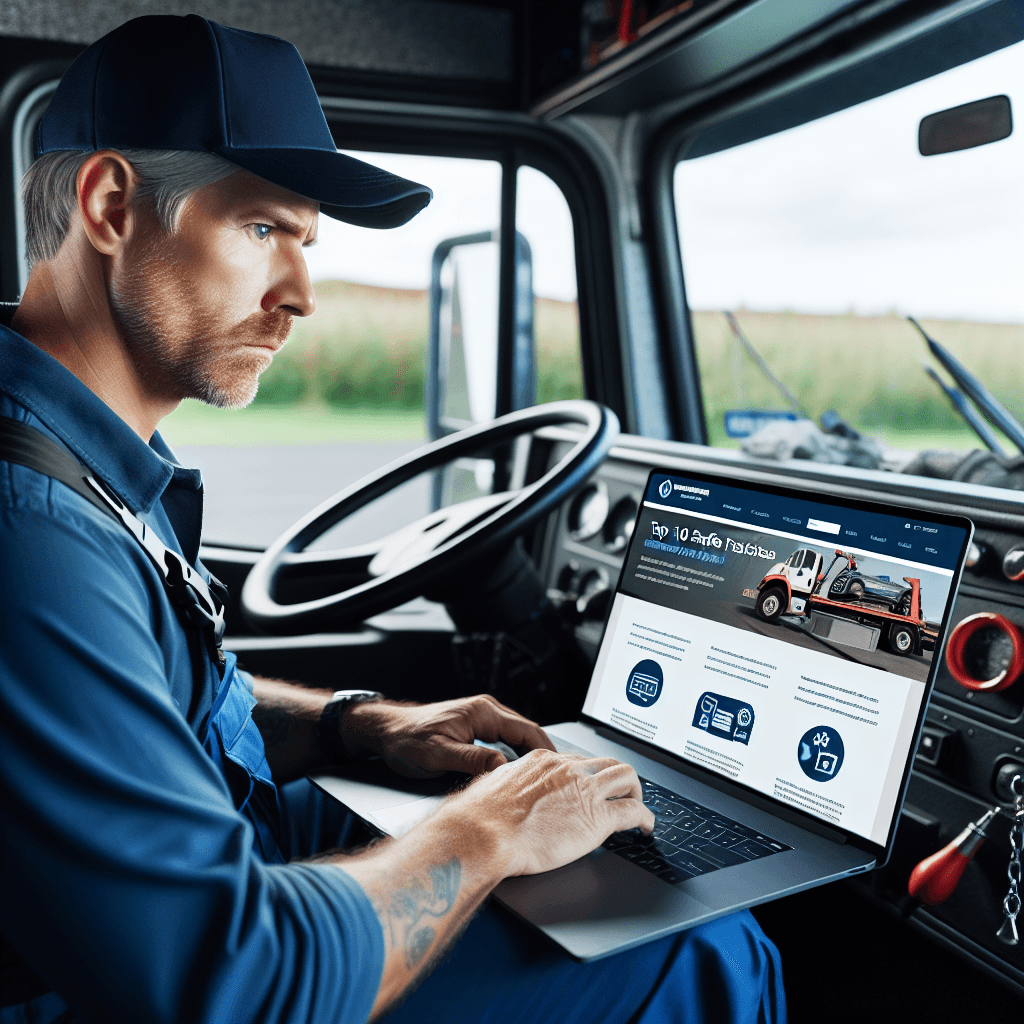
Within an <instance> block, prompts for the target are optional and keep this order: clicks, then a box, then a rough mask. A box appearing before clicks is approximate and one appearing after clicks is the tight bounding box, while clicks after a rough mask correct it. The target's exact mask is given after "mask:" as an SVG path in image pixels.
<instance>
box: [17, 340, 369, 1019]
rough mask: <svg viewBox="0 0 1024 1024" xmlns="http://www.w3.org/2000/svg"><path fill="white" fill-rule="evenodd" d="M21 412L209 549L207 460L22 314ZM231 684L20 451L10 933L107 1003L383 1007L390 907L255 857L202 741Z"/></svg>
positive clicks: (173, 1015)
mask: <svg viewBox="0 0 1024 1024" xmlns="http://www.w3.org/2000/svg"><path fill="white" fill-rule="evenodd" d="M0 415H4V416H9V417H12V418H14V419H18V420H21V421H22V422H24V423H27V424H28V425H30V426H32V427H35V428H36V429H38V430H40V431H42V432H43V433H44V434H47V435H48V436H50V437H52V438H55V439H57V440H58V441H60V442H61V443H63V444H64V445H66V446H67V447H68V448H69V449H70V450H71V451H72V452H73V453H74V455H75V456H77V457H78V459H79V460H80V461H82V462H83V463H85V464H86V465H87V466H89V467H90V468H91V469H92V470H93V472H94V473H95V474H96V475H98V476H99V477H100V478H101V479H103V480H104V481H105V482H106V483H107V484H108V485H109V486H110V487H111V488H112V489H113V490H114V491H115V492H116V493H117V494H118V495H119V496H120V497H121V498H122V500H123V501H125V503H126V504H127V505H128V507H129V508H130V509H131V510H132V511H133V512H134V513H135V514H136V515H138V516H139V518H140V519H142V520H143V521H144V522H146V523H147V525H148V526H150V527H151V528H152V529H153V530H154V531H155V532H156V533H157V535H158V536H159V537H160V539H161V540H162V541H163V542H164V543H165V544H166V545H167V546H168V547H170V548H172V549H174V550H177V551H179V552H180V553H182V554H183V555H184V556H185V557H186V558H187V559H188V560H189V562H191V563H192V564H198V563H197V558H198V551H199V537H200V528H201V521H202V483H201V479H200V476H199V473H198V471H197V470H189V469H185V468H182V467H181V466H178V465H177V464H176V463H175V461H174V459H173V456H172V455H171V452H170V451H169V449H168V448H167V447H166V445H165V444H164V443H163V441H162V440H161V439H160V437H159V435H155V436H154V438H153V440H152V442H151V443H150V444H149V445H147V444H146V443H145V442H143V441H142V440H141V439H140V438H139V437H138V436H137V435H136V434H135V433H134V432H133V431H132V430H131V429H130V428H129V427H128V426H127V424H126V423H124V421H122V420H121V419H120V418H119V417H118V416H116V415H115V414H114V412H113V411H112V410H111V409H110V408H108V407H107V406H106V405H105V404H104V403H103V402H102V401H100V399H99V398H97V396H96V395H94V394H93V393H92V392H91V391H90V390H89V389H88V388H87V387H86V386H85V385H84V384H82V383H81V381H79V380H78V379H77V378H76V377H74V376H73V375H72V374H71V373H69V372H68V371H67V370H65V369H64V367H63V366H61V365H60V364H59V363H58V362H57V361H56V360H54V359H52V358H51V357H50V356H48V355H47V354H45V353H44V352H42V351H41V350H40V349H38V348H36V347H35V346H34V345H32V344H31V343H29V342H28V341H26V340H25V339H24V338H22V337H21V336H19V335H17V334H15V333H14V332H13V331H10V330H9V329H7V328H5V327H0ZM218 685H219V676H218V674H217V671H216V669H215V667H214V666H213V665H212V663H211V662H210V659H209V657H208V656H207V654H206V653H205V650H204V648H203V645H202V643H201V639H200V636H199V633H198V631H197V630H195V629H186V628H185V627H184V626H183V625H182V623H181V621H180V619H179V616H178V615H177V614H176V612H175V610H174V608H173V606H172V605H171V603H170V601H169V600H168V596H167V593H166V591H165V589H164V585H163V583H162V582H161V579H160V577H159V576H158V574H157V572H156V570H155V569H154V567H153V565H152V564H151V563H150V562H149V560H148V559H147V557H146V556H145V554H144V553H143V551H142V549H141V547H140V546H139V545H138V543H137V542H136V541H135V540H134V538H132V537H131V536H130V535H129V533H128V531H127V530H125V529H124V528H123V527H122V526H121V525H120V524H119V523H117V522H115V521H114V520H113V519H111V518H110V517H108V516H106V515H105V514H104V513H103V512H101V511H100V510H99V509H98V508H96V507H95V506H93V505H91V504H90V503H89V502H87V501H86V500H85V499H84V498H82V497H81V496H80V495H78V494H76V493H74V492H73V491H72V490H71V489H69V488H68V487H66V486H65V485H64V484H61V483H59V482H58V481H55V480H52V479H51V478H49V477H46V476H44V475H42V474H40V473H37V472H35V471H34V470H31V469H28V468H26V467H24V466H20V465H15V464H10V463H6V462H0V787H2V799H0V836H2V839H0V844H2V845H0V853H2V863H0V877H2V894H0V931H2V934H3V937H4V939H5V940H6V941H7V942H8V943H9V944H10V946H12V947H13V948H14V950H15V951H16V952H17V954H18V955H19V956H20V957H22V958H23V959H24V961H25V962H26V963H27V964H28V965H29V967H30V968H31V969H32V971H34V972H35V973H36V974H37V975H38V976H39V977H40V978H41V979H42V980H43V981H44V982H45V983H46V984H48V985H49V986H51V987H52V988H53V989H54V990H55V991H56V992H57V993H58V995H59V996H60V997H61V998H62V999H64V1000H65V1001H67V1003H69V1004H70V1005H71V1006H72V1007H73V1008H75V1009H76V1010H79V1011H81V1012H82V1013H84V1014H85V1015H87V1016H89V1017H95V1018H97V1019H103V1020H110V1021H130V1022H132V1024H137V1022H138V1021H143V1020H144V1021H152V1022H162V1021H168V1022H170V1021H182V1022H188V1024H198V1022H202V1021H218V1022H219V1021H239V1022H242V1021H256V1020H259V1021H282V1022H285V1021H287V1022H292V1021H294V1022H299V1021H301V1022H303V1024H315V1022H317V1021H324V1022H331V1024H336V1022H348V1021H361V1020H365V1019H366V1017H367V1016H368V1015H369V1012H370V1009H371V1007H372V1005H373V1001H374V998H375V995H376V992H377V988H378V986H379V983H380V977H381V973H382V970H383V962H384V950H383V937H382V934H381V928H380V923H379V921H378V920H377V917H376V915H375V913H374V911H373V908H372V906H371V905H370V903H369V900H368V899H367V897H366V895H365V893H364V892H363V891H362V889H361V888H360V886H359V885H358V884H357V883H356V882H355V881H354V880H353V879H352V878H351V876H349V875H348V874H346V872H345V871H343V870H342V869H340V868H338V867H332V866H316V867H313V866H310V865H302V864H288V865H275V864H266V863H264V862H263V861H262V860H261V859H260V858H259V857H258V856H257V855H256V854H255V853H254V851H253V830H252V826H251V825H250V824H249V822H248V821H247V820H246V819H245V818H244V817H243V816H242V815H241V814H239V812H238V811H237V810H236V809H235V805H234V803H233V802H232V797H231V793H230V791H229V788H228V785H227V783H226V781H225V779H224V777H223V776H222V775H221V773H220V771H219V770H218V768H217V767H216V766H215V764H214V762H213V761H212V760H211V758H210V757H209V756H208V755H207V754H206V752H205V751H204V750H203V747H202V746H201V744H200V742H199V739H198V736H199V735H200V734H201V731H202V729H203V726H204V724H205V722H206V719H207V717H208V716H209V712H210V708H211V705H212V701H213V696H214V693H215V692H216V688H217V686H218Z"/></svg>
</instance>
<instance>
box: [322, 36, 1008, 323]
mask: <svg viewBox="0 0 1024 1024" xmlns="http://www.w3.org/2000/svg"><path fill="white" fill-rule="evenodd" d="M999 93H1005V94H1007V95H1008V96H1010V98H1011V102H1012V103H1013V104H1014V106H1015V108H1016V113H1017V116H1018V119H1019V118H1020V117H1024V43H1018V44H1017V45H1015V46H1013V47H1009V48H1007V49H1004V50H1001V51H997V52H996V53H994V54H989V55H988V56H987V57H983V58H981V59H979V60H977V61H973V62H972V63H970V64H967V65H964V66H962V67H960V68H954V69H952V70H951V71H947V72H945V73H943V74H941V75H936V76H934V77H933V78H930V79H926V80H925V81H923V82H918V83H915V84H914V85H911V86H908V87H907V88H905V89H901V90H898V91H897V92H894V93H890V94H888V95H886V96H882V97H879V98H878V99H875V100H871V101H869V102H867V103H862V104H859V105H858V106H856V107H852V108H850V109H849V110H845V111H840V112H839V113H837V114H833V115H831V116H830V117H826V118H822V119H820V120H818V121H813V122H810V123H809V124H806V125H801V126H800V127H798V128H794V129H790V130H789V131H787V132H781V133H779V134H777V135H774V136H770V137H768V138H765V139H760V140H758V141H756V142H752V143H748V144H747V145H745V146H742V147H737V148H736V149H733V150H728V151H725V152H723V153H716V154H712V155H711V156H707V157H702V158H700V159H698V160H692V161H685V162H684V163H682V164H680V165H679V167H678V168H677V171H676V178H675V193H676V205H677V213H678V216H679V220H680V224H681V232H680V234H681V245H682V250H683V263H684V272H685V274H686V286H687V295H688V299H689V302H690V305H691V306H692V307H693V308H694V309H731V308H737V307H741V306H743V307H746V308H748V309H761V310H799V311H803V312H812V313H847V312H850V311H853V312H856V313H860V314H873V313H887V312H891V311H897V312H899V313H901V314H912V315H916V316H921V317H927V318H963V319H970V320H985V321H992V322H1010V323H1024V286H1022V285H1021V282H1022V281H1024V188H1022V187H1021V182H1022V181H1024V136H1022V133H1021V132H1020V131H1016V132H1014V134H1012V135H1011V136H1010V137H1009V138H1007V139H1004V140H1003V141H1001V142H997V143H993V144H991V145H988V146H981V147H978V148H977V149H973V150H967V151H964V152H960V153H950V154H944V155H941V156H933V157H922V156H920V155H919V153H918V152H917V125H918V122H919V121H920V119H921V117H923V116H925V115H927V114H930V113H933V112H935V111H937V110H942V109H945V108H947V107H951V106H957V105H959V104H961V103H966V102H970V101H971V100H976V99H982V98H983V97H986V96H991V95H996V94H999ZM353 155H355V156H359V157H361V158H362V159H366V160H369V161H370V162H372V163H377V164H379V165H380V166H383V167H386V168H387V169H389V170H392V171H395V172H396V173H398V174H401V175H403V176H404V177H408V178H412V179H413V180H416V181H421V182H423V183H425V184H427V185H429V186H430V187H431V188H432V189H433V190H434V200H433V202H432V203H431V204H430V206H428V207H427V209H426V210H425V211H424V212H423V213H421V214H420V215H419V216H418V217H416V218H415V219H414V220H413V221H412V222H410V223H409V224H408V225H406V226H405V227H402V228H399V229H396V230H394V231H372V230H369V229H365V228H355V227H351V226H349V225H344V224H339V223H338V222H336V221H332V220H330V219H329V218H326V217H324V218H321V222H320V243H319V244H318V245H317V246H316V247H315V248H314V249H312V250H310V251H309V253H308V257H309V264H310V269H311V272H312V275H313V279H314V280H324V279H329V278H342V279H345V280H350V281H358V282H362V283H366V284H379V285H387V286H390V287H399V288H426V287H427V285H428V283H429V277H430V259H431V254H432V252H433V250H434V247H435V246H436V245H437V243H438V242H440V241H441V240H443V239H445V238H450V237H454V236H457V235H462V234H468V233H471V232H476V231H486V230H492V229H493V228H495V227H497V225H498V221H499V206H500V190H501V172H500V167H499V165H498V164H497V163H495V162H493V161H485V160H466V159H457V158H441V157H421V156H408V155H395V154H390V153H388V154H386V153H377V154H371V153H355V152H353ZM519 173H520V177H519V187H518V193H519V194H518V203H517V227H518V230H520V231H522V232H523V233H524V234H525V235H526V237H527V239H528V240H529V242H530V245H531V249H532V251H533V264H534V265H533V272H534V290H535V292H536V293H537V294H538V295H543V296H548V297H551V298H560V299H566V300H571V299H573V298H575V295H576V286H575V264H574V261H573V238H572V221H571V216H570V214H569V209H568V206H567V204H566V203H565V200H564V198H563V197H562V195H561V192H560V191H559V190H558V188H557V186H556V185H555V184H554V183H553V182H552V181H551V180H550V179H548V178H547V177H546V176H545V175H543V174H541V173H540V172H539V171H536V170H534V169H532V168H522V169H521V170H520V172H519Z"/></svg>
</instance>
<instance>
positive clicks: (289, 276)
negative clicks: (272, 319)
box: [262, 251, 316, 316]
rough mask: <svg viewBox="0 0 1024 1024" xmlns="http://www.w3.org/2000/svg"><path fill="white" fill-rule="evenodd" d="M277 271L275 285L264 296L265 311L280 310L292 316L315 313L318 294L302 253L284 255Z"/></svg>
mask: <svg viewBox="0 0 1024 1024" xmlns="http://www.w3.org/2000/svg"><path fill="white" fill-rule="evenodd" d="M277 270H278V273H277V275H276V277H275V280H274V283H273V285H272V286H271V287H270V288H269V289H268V290H267V293H266V295H264V296H263V303H262V305H263V309H264V310H265V311H266V312H268V313H271V312H273V311H274V310H276V309H280V310H283V311H284V312H286V313H290V314H291V315H292V316H309V315H310V314H311V313H315V312H316V292H315V291H314V290H313V283H312V281H310V279H309V270H308V269H307V267H306V260H305V258H304V257H303V255H302V253H301V251H300V252H287V253H282V254H281V261H280V264H279V265H278V268H277Z"/></svg>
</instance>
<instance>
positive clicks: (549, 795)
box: [318, 698, 654, 1017]
mask: <svg viewBox="0 0 1024 1024" xmlns="http://www.w3.org/2000/svg"><path fill="white" fill-rule="evenodd" d="M474 700H478V698H474ZM453 703H457V704H460V705H461V704H463V703H464V702H461V701H460V702H453ZM470 703H471V702H470ZM360 706H361V707H362V706H363V705H360ZM365 706H366V707H371V706H372V705H365ZM440 706H441V707H443V705H440ZM494 707H495V708H500V705H497V704H494ZM409 710H417V709H415V708H412V709H409ZM423 710H428V709H423ZM515 717H516V718H518V716H515ZM486 753H489V754H493V751H486ZM653 827H654V815H653V814H651V812H650V811H649V810H648V809H647V808H646V807H645V806H644V805H643V802H642V799H641V790H640V780H639V779H638V778H637V776H636V772H634V771H633V769H632V768H630V767H629V765H626V764H622V763H620V762H618V761H615V760H614V759H612V758H610V757H593V758H582V757H578V756H577V755H575V754H557V753H555V752H554V751H551V750H541V749H538V750H534V751H533V752H531V753H529V754H526V755H525V756H524V757H521V758H520V759H519V760H518V761H515V762H513V763H512V764H505V765H503V766H500V767H499V768H497V769H496V770H494V771H491V772H489V773H488V774H486V775H481V776H480V777H479V778H478V779H476V780H475V781H474V782H473V783H472V784H471V785H469V786H468V787H467V788H466V789H464V790H461V791H460V792H458V793H456V794H454V795H453V796H450V797H448V799H447V800H445V801H444V803H442V804H441V806H440V807H438V809H437V810H436V811H434V813H433V814H431V815H430V816H429V817H427V818H425V819H424V820H423V821H421V822H420V823H419V824H418V825H417V826H416V827H415V828H414V829H412V830H411V831H410V832H408V833H407V834H406V835H404V836H402V837H401V838H400V839H397V840H391V841H384V842H382V843H380V844H379V845H376V846H372V845H371V846H370V847H368V848H367V849H365V850H363V851H362V852H361V853H358V854H356V855H355V856H346V855H344V854H327V855H324V856H323V857H321V858H318V859H319V860H322V861H326V862H328V863H333V864H337V865H338V866H340V867H343V868H344V869H345V870H346V871H348V872H349V874H351V875H352V876H354V877H355V878H356V880H357V881H358V882H359V883H360V885H361V886H362V887H363V890H364V891H365V892H366V894H367V896H368V897H369V898H370V901H371V902H372V903H373V906H374V909H375V910H376V911H377V916H378V917H379V919H380V922H381V927H382V929H383V931H384V952H385V956H384V974H383V977H382V978H381V985H380V989H379V991H378V993H377V999H376V1001H375V1004H374V1009H373V1014H372V1017H377V1016H379V1015H381V1014H383V1013H385V1012H387V1009H388V1007H390V1006H393V1005H394V1003H395V1001H396V1000H398V999H400V998H401V997H402V994H403V993H404V992H407V991H408V989H409V988H410V987H411V986H413V985H415V983H416V980H417V979H418V978H419V977H422V976H423V975H424V974H426V973H427V972H428V971H429V970H430V969H431V967H432V966H433V964H435V963H436V962H437V960H438V959H439V958H440V957H441V956H442V955H443V954H444V951H445V950H446V949H447V948H448V946H449V945H450V944H451V943H452V942H453V941H454V939H455V938H456V937H457V936H458V934H459V933H460V931H461V929H462V928H463V927H464V926H465V924H466V922H467V921H468V920H469V918H470V916H471V915H472V913H473V912H474V911H475V910H476V908H477V907H478V906H479V905H480V903H481V901H482V900H483V899H484V897H485V896H486V895H487V893H488V892H490V891H491V889H493V888H494V886H495V885H497V884H498V882H500V881H501V880H502V879H503V878H508V877H509V876H511V875H528V874H535V873H537V872H540V871H549V870H551V869H552V868H557V867H561V866H562V865H563V864H568V863H569V862H570V861H573V860H576V859H577V858H578V857H582V856H583V855H584V854H586V853H589V852H590V851H591V850H593V849H594V848H595V847H597V846H599V845H600V844H601V843H602V842H604V840H605V839H607V838H608V836H609V835H611V833H612V832H615V831H620V830H623V829H629V828H642V829H644V830H645V831H650V830H651V829H652V828H653Z"/></svg>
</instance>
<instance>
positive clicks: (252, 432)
mask: <svg viewBox="0 0 1024 1024" xmlns="http://www.w3.org/2000/svg"><path fill="white" fill-rule="evenodd" d="M160 432H161V433H162V434H163V436H164V438H165V439H166V440H167V442H168V443H169V444H170V445H171V446H172V447H175V446H178V445H207V444H209V445H214V444H216V445H231V446H235V447H251V446H255V445H264V444H311V443H315V442H341V441H352V442H357V441H358V442H366V441H426V438H427V434H426V422H425V420H424V417H423V410H422V409H418V410H417V409H335V408H332V407H330V406H327V405H318V404H309V403H307V404H303V405H294V406H282V407H274V406H260V405H250V406H249V407H248V408H247V409H213V408H211V407H210V406H207V405H203V404H201V403H200V402H192V401H186V402H182V403H181V405H180V406H179V407H178V408H177V410H176V411H175V412H173V413H171V415H170V416H168V417H167V418H166V419H165V420H164V421H163V423H162V424H161V425H160Z"/></svg>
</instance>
